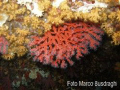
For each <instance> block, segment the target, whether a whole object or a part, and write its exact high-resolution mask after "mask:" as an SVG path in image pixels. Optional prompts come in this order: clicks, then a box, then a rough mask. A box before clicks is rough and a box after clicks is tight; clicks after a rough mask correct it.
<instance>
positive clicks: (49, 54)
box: [29, 21, 103, 68]
mask: <svg viewBox="0 0 120 90" xmlns="http://www.w3.org/2000/svg"><path fill="white" fill-rule="evenodd" d="M102 35H103V31H102V30H100V28H97V27H96V26H95V25H94V24H92V23H84V22H81V21H77V22H70V23H64V25H61V26H55V25H53V27H52V31H48V32H46V33H45V34H44V36H42V37H38V36H33V37H32V38H33V41H32V42H31V43H30V44H29V47H30V52H31V55H33V56H35V57H34V60H35V61H36V60H38V61H39V62H41V63H43V64H51V65H52V66H53V67H57V68H58V67H60V68H66V67H67V63H69V64H70V65H73V64H74V61H72V59H71V58H72V56H76V58H77V59H78V60H79V58H81V57H83V55H85V54H87V53H89V50H91V49H92V50H96V48H97V46H99V45H100V41H101V40H102V38H101V36H102Z"/></svg>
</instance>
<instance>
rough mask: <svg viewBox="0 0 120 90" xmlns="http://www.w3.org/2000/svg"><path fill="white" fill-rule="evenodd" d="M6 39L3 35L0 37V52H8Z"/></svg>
mask: <svg viewBox="0 0 120 90" xmlns="http://www.w3.org/2000/svg"><path fill="white" fill-rule="evenodd" d="M8 46H9V44H8V41H7V40H6V39H5V38H4V37H2V36H1V37H0V53H1V54H6V53H7V52H8Z"/></svg>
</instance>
